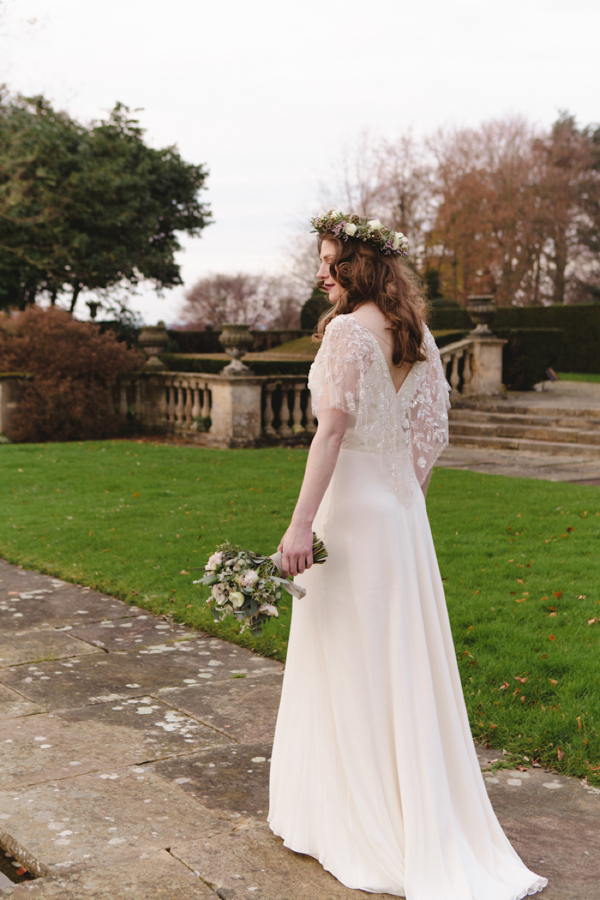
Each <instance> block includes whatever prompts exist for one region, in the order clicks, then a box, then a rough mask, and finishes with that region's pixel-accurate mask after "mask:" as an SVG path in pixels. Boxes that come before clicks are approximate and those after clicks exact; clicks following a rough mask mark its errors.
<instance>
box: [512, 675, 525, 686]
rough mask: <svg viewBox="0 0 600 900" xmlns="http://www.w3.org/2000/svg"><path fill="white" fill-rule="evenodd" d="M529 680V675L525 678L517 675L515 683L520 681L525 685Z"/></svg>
mask: <svg viewBox="0 0 600 900" xmlns="http://www.w3.org/2000/svg"><path fill="white" fill-rule="evenodd" d="M527 680H528V676H527V675H526V676H525V677H524V678H522V677H521V676H520V675H515V681H520V682H521V684H525V682H526V681H527Z"/></svg>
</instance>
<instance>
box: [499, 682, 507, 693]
mask: <svg viewBox="0 0 600 900" xmlns="http://www.w3.org/2000/svg"><path fill="white" fill-rule="evenodd" d="M508 687H509V684H508V681H504V682H503V683H502V684H501V685H500V687H499V688H498V690H499V691H505V690H507V688H508Z"/></svg>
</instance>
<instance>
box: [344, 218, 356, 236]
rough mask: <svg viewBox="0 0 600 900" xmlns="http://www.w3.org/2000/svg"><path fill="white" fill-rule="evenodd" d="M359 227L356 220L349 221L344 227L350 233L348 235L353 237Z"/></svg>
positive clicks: (345, 231) (346, 232)
mask: <svg viewBox="0 0 600 900" xmlns="http://www.w3.org/2000/svg"><path fill="white" fill-rule="evenodd" d="M356 231H357V228H356V225H355V224H354V222H348V223H347V225H346V226H345V228H344V233H345V234H347V235H348V237H352V236H353V235H354V234H356Z"/></svg>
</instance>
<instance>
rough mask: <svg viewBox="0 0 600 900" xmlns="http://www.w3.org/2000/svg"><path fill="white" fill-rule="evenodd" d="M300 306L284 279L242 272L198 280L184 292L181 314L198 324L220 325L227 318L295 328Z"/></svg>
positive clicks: (260, 325) (189, 322) (259, 325)
mask: <svg viewBox="0 0 600 900" xmlns="http://www.w3.org/2000/svg"><path fill="white" fill-rule="evenodd" d="M300 307H301V302H300V301H299V299H298V298H297V297H295V296H294V294H293V292H291V291H290V290H289V288H288V286H287V284H286V280H285V279H283V278H276V277H267V276H264V275H247V274H244V273H242V272H239V273H238V274H237V275H223V274H220V275H209V276H208V277H206V278H201V279H200V280H199V281H197V282H196V284H194V285H193V286H192V287H191V288H190V289H189V290H188V291H187V292H186V294H185V304H184V306H183V308H182V310H181V317H182V319H183V321H184V322H185V323H186V324H187V325H188V326H193V327H196V328H206V327H207V326H208V327H210V328H220V327H221V326H222V325H224V324H225V323H226V322H233V323H237V322H240V323H244V324H246V325H250V327H251V328H274V327H275V328H294V327H298V325H297V324H296V323H298V322H299V319H300Z"/></svg>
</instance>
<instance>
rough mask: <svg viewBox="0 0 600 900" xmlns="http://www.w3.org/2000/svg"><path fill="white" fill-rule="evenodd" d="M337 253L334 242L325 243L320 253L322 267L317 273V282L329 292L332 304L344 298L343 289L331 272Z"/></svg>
mask: <svg viewBox="0 0 600 900" xmlns="http://www.w3.org/2000/svg"><path fill="white" fill-rule="evenodd" d="M335 251H336V246H335V244H334V243H333V241H323V243H322V244H321V252H320V253H319V259H320V260H321V265H320V266H319V271H318V272H317V281H319V282H321V283H322V285H323V287H324V288H325V290H326V291H327V296H328V297H329V302H330V303H337V302H338V300H339V299H340V297H341V296H342V288H341V287H340V285H339V284H338V283H337V281H335V279H334V278H333V276H332V275H331V272H330V266H331V263H332V262H333V261H334V259H335Z"/></svg>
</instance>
